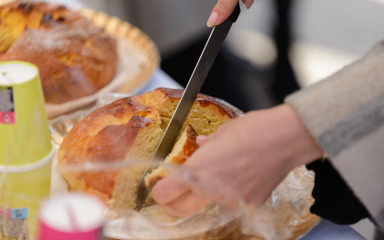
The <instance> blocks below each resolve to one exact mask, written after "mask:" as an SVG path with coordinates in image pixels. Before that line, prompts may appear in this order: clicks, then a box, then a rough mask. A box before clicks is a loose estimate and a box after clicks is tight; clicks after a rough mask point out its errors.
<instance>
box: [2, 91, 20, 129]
mask: <svg viewBox="0 0 384 240" xmlns="http://www.w3.org/2000/svg"><path fill="white" fill-rule="evenodd" d="M15 122H16V118H15V104H14V101H13V89H12V87H7V88H1V87H0V124H15Z"/></svg>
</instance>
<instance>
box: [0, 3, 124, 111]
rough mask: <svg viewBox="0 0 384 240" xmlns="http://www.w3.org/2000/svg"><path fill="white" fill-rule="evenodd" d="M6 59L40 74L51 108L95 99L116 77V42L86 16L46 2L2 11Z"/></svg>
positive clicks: (1, 51)
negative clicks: (34, 67)
mask: <svg viewBox="0 0 384 240" xmlns="http://www.w3.org/2000/svg"><path fill="white" fill-rule="evenodd" d="M0 19H1V21H0V40H1V41H0V60H1V61H7V60H22V61H27V62H31V63H34V64H36V65H37V66H38V67H39V69H40V77H41V80H42V88H43V92H44V96H45V100H46V102H47V103H53V104H59V103H64V102H67V101H70V100H74V99H77V98H80V97H84V96H88V95H91V94H93V93H95V92H97V91H98V90H100V89H101V88H103V87H104V86H106V85H107V84H108V83H109V82H110V81H111V80H112V79H113V77H114V75H115V72H116V68H117V63H118V55H117V51H116V41H115V40H114V39H112V38H111V37H110V36H108V35H107V34H106V33H104V31H103V30H102V29H99V28H97V27H95V26H94V25H93V24H92V23H91V22H90V21H88V20H87V19H86V18H84V17H83V16H81V15H80V14H78V13H76V12H74V11H70V10H68V9H67V8H65V7H63V6H57V5H53V4H48V3H44V2H33V3H31V2H27V3H22V2H20V1H15V2H11V3H9V4H7V5H4V6H1V7H0Z"/></svg>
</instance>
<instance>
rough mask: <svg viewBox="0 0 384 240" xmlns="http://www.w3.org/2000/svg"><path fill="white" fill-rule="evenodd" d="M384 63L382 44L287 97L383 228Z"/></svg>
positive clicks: (383, 47)
mask: <svg viewBox="0 0 384 240" xmlns="http://www.w3.org/2000/svg"><path fill="white" fill-rule="evenodd" d="M383 65H384V44H383V43H380V44H379V45H377V46H376V47H375V48H374V49H373V50H372V51H370V52H369V54H367V56H365V57H364V58H362V59H360V60H358V61H356V62H355V63H353V64H351V65H349V66H347V67H346V68H344V69H343V70H341V71H339V72H338V73H336V74H334V75H333V76H331V77H329V78H327V79H325V80H323V81H321V82H320V83H318V84H316V85H314V86H311V87H309V88H307V89H305V90H303V91H300V92H298V93H296V94H293V95H291V96H289V97H288V98H287V99H286V102H287V103H288V104H290V105H291V106H292V107H293V108H294V109H295V110H296V112H297V113H298V115H299V116H300V118H301V119H302V121H303V122H304V124H305V125H306V127H307V128H308V130H309V131H310V133H311V135H312V136H314V138H315V139H316V141H317V143H318V144H319V145H320V146H321V147H322V148H323V149H324V150H325V152H326V153H327V155H328V156H329V158H330V160H331V162H332V164H333V166H334V167H335V168H336V169H337V170H338V171H339V173H340V174H341V175H342V177H343V178H344V179H345V180H346V182H347V183H348V185H349V186H350V187H351V188H352V190H353V191H354V193H355V194H356V196H357V197H359V199H360V200H361V201H362V202H363V204H364V205H365V206H366V207H367V209H368V210H369V212H370V213H371V215H372V217H374V218H375V220H376V221H377V223H378V224H379V225H381V227H382V228H383V227H384V210H383V209H384V200H383V199H384V181H383V174H382V171H383V169H384V160H383V156H384V148H383V146H382V142H383V140H384V68H383Z"/></svg>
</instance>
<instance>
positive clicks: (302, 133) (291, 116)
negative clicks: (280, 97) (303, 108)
mask: <svg viewBox="0 0 384 240" xmlns="http://www.w3.org/2000/svg"><path fill="white" fill-rule="evenodd" d="M278 108H280V111H281V112H282V114H283V115H284V120H283V121H284V122H285V123H286V124H287V125H286V126H287V128H289V132H290V135H291V136H290V138H291V141H292V142H291V143H292V144H291V145H290V146H289V147H292V149H291V151H290V153H291V156H290V159H289V161H290V163H291V165H292V167H296V166H298V165H302V164H308V163H310V162H312V161H314V160H316V159H319V158H322V157H323V155H324V151H323V150H322V148H321V147H320V146H319V145H318V143H317V142H316V140H315V138H314V137H313V136H312V135H311V134H310V132H309V131H308V129H307V128H306V126H305V125H304V123H303V122H302V120H301V119H300V117H299V115H298V114H297V112H296V111H295V110H294V109H293V108H292V107H291V106H290V105H288V104H283V105H281V106H279V107H278Z"/></svg>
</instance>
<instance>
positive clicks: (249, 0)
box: [244, 0, 254, 9]
mask: <svg viewBox="0 0 384 240" xmlns="http://www.w3.org/2000/svg"><path fill="white" fill-rule="evenodd" d="M253 2H254V0H245V2H244V4H245V7H246V8H247V9H249V8H250V7H251V6H252V4H253Z"/></svg>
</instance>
